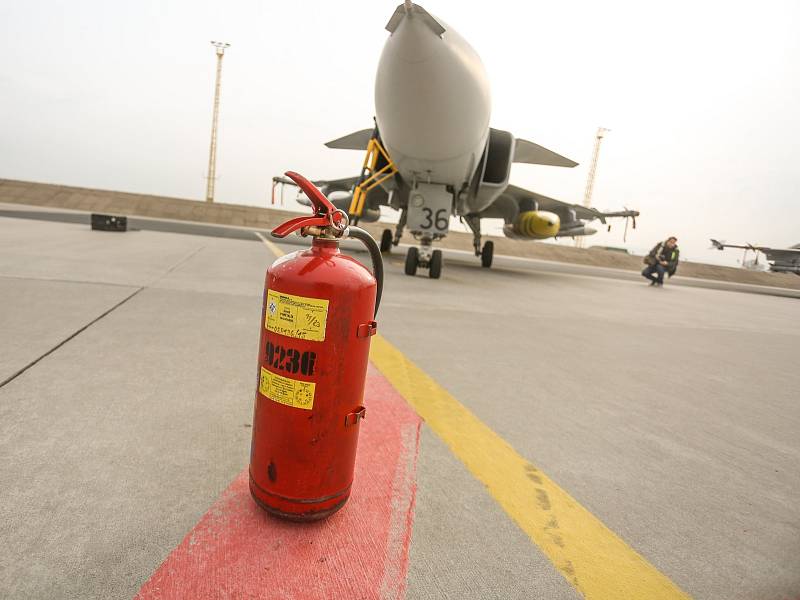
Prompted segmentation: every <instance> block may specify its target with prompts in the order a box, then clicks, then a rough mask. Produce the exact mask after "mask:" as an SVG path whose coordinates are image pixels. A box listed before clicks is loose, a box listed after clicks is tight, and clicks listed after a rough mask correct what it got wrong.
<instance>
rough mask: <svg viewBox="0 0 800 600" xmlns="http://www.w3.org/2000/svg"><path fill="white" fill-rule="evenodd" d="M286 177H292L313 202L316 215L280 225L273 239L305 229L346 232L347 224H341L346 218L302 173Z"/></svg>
mask: <svg viewBox="0 0 800 600" xmlns="http://www.w3.org/2000/svg"><path fill="white" fill-rule="evenodd" d="M286 176H287V177H290V178H291V179H292V180H293V181H294V182H295V183H296V184H297V186H298V187H299V188H300V189H301V190H302V191H303V193H304V194H305V195H306V196H307V197H308V199H309V200H310V201H311V206H312V207H313V209H314V214H313V215H312V216H310V217H307V216H306V217H296V218H294V219H290V220H288V221H286V223H283V224H281V225H278V226H277V227H276V228H275V229H273V230H272V235H273V237H277V238H283V237H286V236H287V235H289V234H290V233H292V232H293V231H296V230H298V229H302V228H303V227H333V228H335V229H338V230H340V231H341V230H344V228H345V226H346V225H347V223H346V222H341V221H342V219H343V218H344V217H343V216H342V215H340V214H339V212H340V211H337V210H336V207H335V206H334V205H333V204H331V202H330V200H328V199H327V198H326V197H325V194H323V193H322V192H321V191H319V190H318V189H317V187H316V186H315V185H314V184H313V183H311V182H310V181H309V180H308V179H306V178H305V177H303V176H302V175H300V173H295V172H294V171H286Z"/></svg>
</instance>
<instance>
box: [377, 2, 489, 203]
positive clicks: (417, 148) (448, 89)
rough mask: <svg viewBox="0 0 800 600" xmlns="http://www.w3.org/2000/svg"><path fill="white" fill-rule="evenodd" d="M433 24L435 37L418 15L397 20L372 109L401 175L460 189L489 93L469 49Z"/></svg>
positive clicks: (476, 153)
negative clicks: (435, 29) (436, 29)
mask: <svg viewBox="0 0 800 600" xmlns="http://www.w3.org/2000/svg"><path fill="white" fill-rule="evenodd" d="M437 21H439V20H438V19H437ZM439 23H441V25H442V26H443V27H444V32H443V33H442V34H441V36H440V35H438V34H437V33H436V31H434V30H433V29H432V28H431V26H430V24H429V23H428V22H426V20H425V19H424V18H423V17H421V16H419V15H418V14H415V13H409V14H407V15H406V16H405V17H404V18H403V19H402V20H401V21H400V22H399V24H398V25H397V27H396V28H395V30H394V31H393V32H392V34H391V36H390V37H389V38H388V40H387V41H386V44H385V46H384V48H383V52H382V54H381V57H380V62H379V64H378V72H377V75H376V78H375V113H376V119H377V123H378V128H379V131H380V132H381V139H382V141H383V144H384V147H385V148H386V150H387V152H388V153H389V155H390V156H391V158H392V160H393V161H394V163H395V165H396V166H397V169H398V171H399V173H400V175H401V177H402V179H403V181H405V182H406V183H407V184H408V185H411V186H413V185H414V184H415V183H434V184H442V185H446V186H449V187H450V188H451V189H452V191H453V192H454V193H458V192H459V191H461V190H463V189H466V188H467V186H469V184H470V182H471V181H472V179H473V176H474V175H475V171H476V169H477V167H478V165H479V163H480V160H481V157H482V156H483V153H484V150H485V148H486V143H487V139H488V136H489V117H490V114H491V97H490V92H489V80H488V77H487V75H486V71H485V69H484V66H483V63H482V62H481V60H480V58H479V57H478V55H477V53H476V52H475V50H473V49H472V47H471V46H470V45H469V44H468V43H467V42H466V41H465V40H464V39H463V38H462V37H461V36H460V35H459V34H458V33H457V32H456V31H454V30H453V29H452V28H450V27H449V26H447V25H445V24H444V23H442V22H441V21H439ZM469 208H470V209H477V210H480V208H479V207H469Z"/></svg>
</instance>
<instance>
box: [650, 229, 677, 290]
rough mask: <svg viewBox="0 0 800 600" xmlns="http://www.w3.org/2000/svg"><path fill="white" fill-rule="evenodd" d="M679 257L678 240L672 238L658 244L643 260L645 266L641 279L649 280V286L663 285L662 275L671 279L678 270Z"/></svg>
mask: <svg viewBox="0 0 800 600" xmlns="http://www.w3.org/2000/svg"><path fill="white" fill-rule="evenodd" d="M679 256H680V251H679V250H678V238H676V237H675V236H672V237H669V238H667V240H666V241H664V242H659V243H658V244H656V245H655V246H654V247H653V249H652V250H650V254H648V255H647V256H645V258H644V264H646V265H647V266H646V267H645V268H644V271H642V277H644V278H645V279H649V280H650V285H654V286H662V285H664V274H665V273H666V274H667V275H669V276H670V277H672V276H673V275H675V271H677V270H678V257H679Z"/></svg>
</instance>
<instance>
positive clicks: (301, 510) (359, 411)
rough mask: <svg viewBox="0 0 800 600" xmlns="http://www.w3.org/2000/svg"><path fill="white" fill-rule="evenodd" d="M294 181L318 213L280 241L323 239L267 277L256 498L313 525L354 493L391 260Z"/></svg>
mask: <svg viewBox="0 0 800 600" xmlns="http://www.w3.org/2000/svg"><path fill="white" fill-rule="evenodd" d="M286 175H288V176H289V177H291V178H292V179H293V180H294V181H295V182H296V183H297V185H298V186H299V187H300V189H302V190H303V192H305V194H306V196H308V198H309V199H310V200H311V204H312V206H313V209H314V215H313V216H303V217H297V218H295V219H292V220H290V221H287V222H286V223H284V224H283V225H280V226H279V227H276V228H275V229H274V230H273V231H272V235H273V236H274V237H278V238H283V237H285V236H287V235H288V234H290V233H291V232H293V231H297V232H298V233H299V234H300V235H302V236H310V237H312V238H313V240H312V243H311V248H310V249H307V250H299V251H297V252H293V253H292V254H288V255H286V256H284V257H282V258H279V259H278V260H276V261H275V262H274V263H273V264H272V266H270V268H269V270H268V271H267V276H266V282H265V286H264V287H265V290H264V307H263V311H262V318H261V342H260V346H259V355H258V365H259V366H258V389H257V391H256V400H255V413H254V416H253V441H252V445H251V449H250V492H251V493H252V495H253V498H254V499H255V501H256V502H257V503H258V504H259V505H260V506H262V507H263V508H264V509H266V510H267V511H268V512H270V513H272V514H273V515H276V516H279V517H283V518H287V519H292V520H299V521H308V520H315V519H322V518H324V517H327V516H328V515H330V514H332V513H334V512H336V511H337V510H338V509H340V508H341V507H342V506H343V505H344V503H345V502H346V501H347V498H348V497H349V495H350V486H351V484H352V482H353V467H354V463H355V458H356V445H357V442H358V430H359V427H360V421H361V419H363V418H364V415H365V412H366V409H365V408H364V406H363V405H362V402H363V395H364V381H365V379H366V374H367V361H368V358H369V344H370V337H371V336H372V335H374V334H375V332H376V329H377V323H376V321H375V315H376V313H377V310H378V305H379V303H380V298H381V290H382V288H383V262H382V259H381V253H380V249H379V248H378V245H377V244H376V243H375V240H373V239H372V236H370V235H369V233H367V232H366V231H364V230H363V229H359V228H358V227H349V226H348V219H347V214H346V213H344V212H343V211H341V210H337V209H336V208H335V207H334V206H333V205H332V204H331V203H330V202H329V201H328V199H327V198H326V197H325V196H324V195H323V194H322V192H320V191H319V190H318V189H317V188H316V187H314V185H313V184H312V183H311V182H309V181H308V180H307V179H306V178H304V177H303V176H302V175H299V174H297V173H293V172H288V173H286ZM347 237H350V238H355V239H358V240H359V241H361V242H362V243H364V245H365V246H366V247H367V249H368V250H369V253H370V256H371V258H372V266H373V271H372V273H371V272H370V271H369V270H368V269H367V268H366V267H364V265H362V264H361V263H360V262H358V261H357V260H355V259H353V258H351V257H349V256H346V255H344V254H341V253H340V252H339V240H340V239H342V238H347Z"/></svg>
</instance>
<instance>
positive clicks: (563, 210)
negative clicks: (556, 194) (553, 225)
mask: <svg viewBox="0 0 800 600" xmlns="http://www.w3.org/2000/svg"><path fill="white" fill-rule="evenodd" d="M503 195H505V196H509V197H511V198H513V199H514V200H515V201H516V202H517V204H519V205H520V206H521V207H522V206H526V205H528V206H530V205H532V204H534V203H535V205H536V206H537V208H538V209H539V210H547V211H550V212H554V213H556V214H557V215H559V217H561V218H562V219H563V220H565V221H566V220H569V219H564V216H566V215H568V214H569V213H570V211H574V213H575V218H577V219H584V220H586V221H593V220H595V219H599V220H600V221H601V222H602V223H605V222H606V218H608V217H632V218H635V217H638V216H639V211H638V210H619V211H614V212H603V211H600V210H597V209H596V208H587V207H585V206H583V205H581V204H572V203H570V202H564V201H563V200H556V199H555V198H550V197H549V196H545V195H544V194H538V193H536V192H532V191H530V190H526V189H524V188H521V187H518V186H516V185H509V186H508V187H507V188H506V189H505V191H504V192H503Z"/></svg>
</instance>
